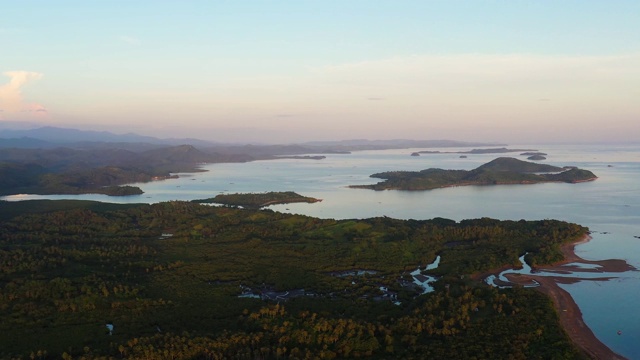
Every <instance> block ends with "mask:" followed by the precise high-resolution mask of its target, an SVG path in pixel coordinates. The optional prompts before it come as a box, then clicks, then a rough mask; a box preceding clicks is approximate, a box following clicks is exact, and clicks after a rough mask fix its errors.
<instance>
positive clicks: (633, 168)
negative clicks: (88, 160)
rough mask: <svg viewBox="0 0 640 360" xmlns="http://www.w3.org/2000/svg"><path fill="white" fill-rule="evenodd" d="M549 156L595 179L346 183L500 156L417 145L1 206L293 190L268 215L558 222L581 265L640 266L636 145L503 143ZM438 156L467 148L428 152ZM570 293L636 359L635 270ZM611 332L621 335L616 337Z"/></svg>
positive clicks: (229, 168) (238, 167)
mask: <svg viewBox="0 0 640 360" xmlns="http://www.w3.org/2000/svg"><path fill="white" fill-rule="evenodd" d="M510 147H511V148H531V149H537V150H539V151H542V152H545V153H547V154H548V156H547V160H545V161H542V162H543V163H547V164H551V165H557V166H577V167H579V168H583V169H587V170H590V171H592V172H594V173H595V174H596V175H597V176H598V179H597V180H596V181H592V182H587V183H579V184H565V183H547V184H533V185H501V186H465V187H452V188H445V189H436V190H430V191H373V190H366V189H350V188H348V187H347V186H348V185H355V184H371V183H375V182H377V179H372V178H370V177H369V175H371V174H373V173H377V172H383V171H393V170H414V171H415V170H422V169H426V168H432V167H433V168H443V169H465V170H471V169H473V168H476V167H477V166H479V165H482V164H484V163H486V162H488V161H491V160H493V159H495V158H496V157H499V156H512V157H517V158H520V159H523V160H524V159H525V158H526V157H525V156H520V155H519V154H518V153H509V154H466V155H467V158H460V154H444V153H443V154H423V155H421V156H410V154H411V153H412V152H414V151H419V150H424V149H400V150H383V151H361V152H354V153H352V154H331V155H326V158H325V159H323V160H302V159H279V160H269V161H255V162H250V163H236V164H233V163H231V164H209V165H205V166H203V169H204V170H207V171H206V172H202V173H194V174H179V176H180V178H179V179H172V180H165V181H158V182H151V183H142V184H135V185H137V186H139V187H141V188H142V190H143V191H144V192H145V193H144V194H142V195H136V196H128V197H109V196H104V195H75V196H70V195H49V196H36V195H14V196H7V197H4V198H3V199H4V200H10V201H15V200H24V199H87V200H98V201H106V202H122V203H137V202H144V203H156V202H161V201H169V200H194V199H203V198H208V197H213V196H215V195H217V194H219V193H237V192H265V191H295V192H297V193H299V194H301V195H304V196H312V197H316V198H320V199H323V201H322V202H319V203H314V204H306V203H297V204H281V205H274V206H271V207H270V209H272V210H274V211H281V212H288V213H296V214H304V215H309V216H315V217H321V218H335V219H348V218H367V217H375V216H389V217H394V218H399V219H431V218H434V217H444V218H449V219H453V220H462V219H469V218H478V217H491V218H496V219H501V220H519V219H527V220H538V219H559V220H565V221H570V222H575V223H578V224H581V225H585V226H588V227H589V228H590V230H591V231H592V240H591V241H590V242H588V243H585V244H582V245H579V246H578V247H577V248H576V252H577V254H578V255H579V256H581V257H583V258H585V259H589V260H601V259H611V258H615V259H624V260H626V261H627V262H629V263H630V264H631V265H633V266H635V267H637V268H640V238H638V237H640V145H512V146H510ZM429 150H440V151H443V152H444V151H458V150H469V149H467V148H464V149H462V148H460V149H452V148H443V149H429ZM562 287H563V288H564V289H565V290H567V291H568V292H569V293H571V295H572V296H573V297H574V299H575V301H576V303H577V304H578V306H579V307H580V309H581V311H582V312H583V315H584V320H585V322H586V323H587V325H589V327H590V328H591V329H592V330H593V332H594V333H595V335H596V336H597V337H598V338H599V339H601V340H602V341H603V342H604V343H605V344H607V345H608V346H609V347H610V348H611V349H613V350H614V351H615V352H618V353H620V354H622V355H624V356H626V357H627V358H630V359H634V358H640V342H638V341H637V339H638V338H639V337H640V311H639V310H638V307H637V303H638V301H639V300H640V272H628V273H624V274H621V276H619V277H617V278H615V279H613V280H609V281H592V280H589V281H581V282H578V283H576V284H571V285H562ZM618 330H621V331H622V334H621V335H618V333H617V332H618Z"/></svg>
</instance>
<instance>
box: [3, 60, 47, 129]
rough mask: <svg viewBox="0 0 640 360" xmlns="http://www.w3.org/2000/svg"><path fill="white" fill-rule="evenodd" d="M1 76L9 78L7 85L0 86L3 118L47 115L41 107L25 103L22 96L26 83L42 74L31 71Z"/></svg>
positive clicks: (40, 76) (8, 73)
mask: <svg viewBox="0 0 640 360" xmlns="http://www.w3.org/2000/svg"><path fill="white" fill-rule="evenodd" d="M3 75H5V76H7V77H9V82H8V83H6V84H4V85H0V109H2V112H3V113H4V114H5V117H15V118H23V117H33V115H36V114H40V115H42V114H46V113H47V109H46V108H45V107H44V106H43V105H41V104H38V103H30V102H27V101H25V99H24V98H23V96H22V88H23V87H24V86H25V85H26V84H27V83H29V82H31V81H36V80H39V79H40V78H42V74H40V73H37V72H32V71H7V72H4V73H3ZM21 113H22V115H21ZM25 113H27V114H25ZM28 114H31V116H29V115H28Z"/></svg>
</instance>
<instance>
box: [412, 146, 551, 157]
mask: <svg viewBox="0 0 640 360" xmlns="http://www.w3.org/2000/svg"><path fill="white" fill-rule="evenodd" d="M520 151H526V152H529V153H531V154H534V152H535V151H537V150H533V149H509V148H504V147H502V148H489V149H472V150H468V151H438V150H422V151H417V152H414V153H412V154H411V156H419V155H420V154H502V153H509V152H520ZM413 154H417V155H413ZM535 154H538V153H537V152H535ZM521 155H523V154H521ZM545 155H546V154H545Z"/></svg>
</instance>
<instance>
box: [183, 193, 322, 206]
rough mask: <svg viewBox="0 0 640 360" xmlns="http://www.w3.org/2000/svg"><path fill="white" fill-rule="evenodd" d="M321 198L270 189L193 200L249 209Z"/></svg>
mask: <svg viewBox="0 0 640 360" xmlns="http://www.w3.org/2000/svg"><path fill="white" fill-rule="evenodd" d="M318 201H321V200H320V199H316V198H312V197H308V196H302V195H300V194H297V193H295V192H293V191H269V192H265V193H246V194H218V195H216V196H215V197H213V198H209V199H202V200H193V202H197V203H200V204H210V203H214V204H222V205H229V206H242V207H244V208H249V209H259V208H261V207H265V206H269V205H274V204H290V203H298V202H306V203H314V202H318Z"/></svg>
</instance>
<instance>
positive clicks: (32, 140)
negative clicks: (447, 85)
mask: <svg viewBox="0 0 640 360" xmlns="http://www.w3.org/2000/svg"><path fill="white" fill-rule="evenodd" d="M115 144H117V146H114V145H115ZM176 145H192V146H195V147H198V148H225V149H233V150H234V151H233V152H238V151H237V150H242V151H239V152H240V153H245V154H253V153H255V152H256V151H258V152H260V153H261V154H262V155H265V150H266V152H267V153H268V154H269V155H292V154H304V153H309V152H325V153H330V152H349V151H357V150H382V149H407V148H420V147H422V148H432V147H467V146H504V145H505V144H496V143H481V142H464V141H453V140H407V139H393V140H366V139H353V140H337V141H311V142H305V143H300V144H296V145H292V144H289V145H264V144H262V145H246V144H245V145H238V144H229V143H220V142H214V141H208V140H201V139H193V138H169V139H160V138H156V137H152V136H144V135H138V134H134V133H127V134H114V133H111V132H108V131H92V130H78V129H70V128H59V127H53V126H44V127H39V128H34V129H0V148H23V149H51V148H56V147H60V146H66V147H73V148H83V149H87V148H94V149H95V148H113V147H118V148H120V149H128V150H131V151H145V150H150V149H154V148H159V147H163V146H176ZM223 152H228V151H224V150H223Z"/></svg>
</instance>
